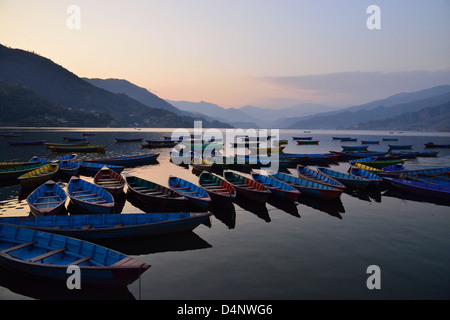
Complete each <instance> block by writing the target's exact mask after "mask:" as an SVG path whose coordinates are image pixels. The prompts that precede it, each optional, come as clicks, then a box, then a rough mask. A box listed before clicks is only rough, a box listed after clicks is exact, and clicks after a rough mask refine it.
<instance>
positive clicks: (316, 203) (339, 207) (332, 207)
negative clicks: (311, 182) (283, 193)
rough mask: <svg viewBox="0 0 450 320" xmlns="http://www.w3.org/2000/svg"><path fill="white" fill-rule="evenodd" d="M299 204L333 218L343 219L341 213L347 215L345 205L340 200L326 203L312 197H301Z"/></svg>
mask: <svg viewBox="0 0 450 320" xmlns="http://www.w3.org/2000/svg"><path fill="white" fill-rule="evenodd" d="M298 202H299V203H301V204H304V205H306V206H308V207H310V208H313V209H316V210H320V211H322V212H325V213H328V214H329V215H330V216H332V217H336V218H338V219H342V215H341V213H345V209H344V205H343V203H342V201H341V199H340V198H338V199H334V200H328V201H324V200H321V199H315V198H312V197H299V199H298Z"/></svg>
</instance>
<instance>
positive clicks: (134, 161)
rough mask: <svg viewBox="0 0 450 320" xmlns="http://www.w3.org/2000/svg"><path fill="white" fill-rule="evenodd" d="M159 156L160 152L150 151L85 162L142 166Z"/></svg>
mask: <svg viewBox="0 0 450 320" xmlns="http://www.w3.org/2000/svg"><path fill="white" fill-rule="evenodd" d="M158 156H159V153H155V154H154V153H150V154H141V155H137V156H128V157H117V158H102V159H93V160H85V162H90V163H102V164H103V165H108V167H109V165H115V166H125V167H133V166H140V165H144V164H151V163H155V162H156V159H157V158H158Z"/></svg>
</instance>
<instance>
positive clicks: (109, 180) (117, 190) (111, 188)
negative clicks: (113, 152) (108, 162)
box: [94, 167, 125, 196]
mask: <svg viewBox="0 0 450 320" xmlns="http://www.w3.org/2000/svg"><path fill="white" fill-rule="evenodd" d="M94 183H95V184H96V185H97V186H99V187H100V188H102V189H104V190H106V191H108V192H109V193H111V194H112V195H113V196H118V195H119V194H121V193H122V192H123V188H124V187H125V179H124V178H123V177H122V175H121V174H119V173H117V172H115V171H114V170H111V169H110V168H108V167H103V168H101V169H100V170H98V172H97V174H96V175H95V176H94Z"/></svg>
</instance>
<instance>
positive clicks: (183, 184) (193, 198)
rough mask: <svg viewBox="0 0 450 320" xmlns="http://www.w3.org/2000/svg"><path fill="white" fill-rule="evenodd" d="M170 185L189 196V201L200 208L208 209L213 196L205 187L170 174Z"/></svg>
mask: <svg viewBox="0 0 450 320" xmlns="http://www.w3.org/2000/svg"><path fill="white" fill-rule="evenodd" d="M169 187H170V188H172V190H174V191H176V192H178V193H179V194H181V195H182V196H184V197H186V198H188V200H189V202H190V203H191V204H192V205H194V206H195V207H197V208H199V209H202V210H205V209H207V208H208V207H209V206H210V204H211V202H212V199H211V197H210V196H209V194H208V193H207V192H206V190H205V189H203V188H202V187H199V186H198V185H196V184H194V183H192V182H189V181H186V180H184V179H181V178H178V177H174V176H170V177H169Z"/></svg>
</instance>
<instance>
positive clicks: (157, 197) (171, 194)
mask: <svg viewBox="0 0 450 320" xmlns="http://www.w3.org/2000/svg"><path fill="white" fill-rule="evenodd" d="M125 181H126V183H127V187H128V188H127V193H128V194H130V195H132V196H133V197H135V198H136V199H138V200H139V201H141V202H143V203H145V204H149V205H152V206H157V207H158V208H161V209H163V210H166V209H169V210H184V209H185V207H186V204H187V202H188V199H187V198H186V197H184V196H183V195H181V194H180V193H178V192H176V191H174V190H172V189H171V188H167V187H165V186H163V185H160V184H157V183H155V182H153V181H148V180H145V179H142V178H139V177H136V176H132V175H125Z"/></svg>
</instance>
